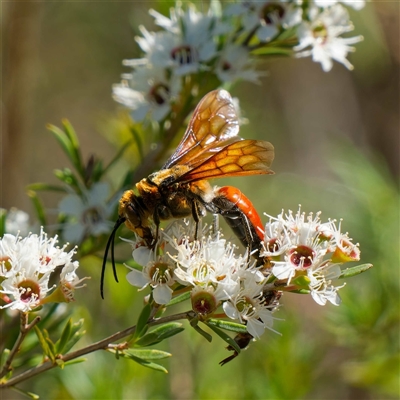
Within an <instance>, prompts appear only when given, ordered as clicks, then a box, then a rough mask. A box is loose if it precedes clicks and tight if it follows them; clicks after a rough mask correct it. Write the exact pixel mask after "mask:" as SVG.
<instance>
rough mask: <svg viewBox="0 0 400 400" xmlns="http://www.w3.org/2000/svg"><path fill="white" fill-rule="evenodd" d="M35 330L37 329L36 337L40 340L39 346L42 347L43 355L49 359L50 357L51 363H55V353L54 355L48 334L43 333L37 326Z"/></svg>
mask: <svg viewBox="0 0 400 400" xmlns="http://www.w3.org/2000/svg"><path fill="white" fill-rule="evenodd" d="M34 329H35V332H36V335H37V337H38V339H39V344H40V346H41V347H42V350H43V353H44V354H45V355H46V356H47V357H49V358H50V360H51V361H53V362H54V360H55V353H54V351H52V348H51V346H50V344H49V341H48V340H47V339H48V338H47V337H46V332H45V331H43V332H42V331H41V330H40V329H39V327H38V326H37V325H36V326H35V327H34Z"/></svg>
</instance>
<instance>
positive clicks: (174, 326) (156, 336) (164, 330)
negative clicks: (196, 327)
mask: <svg viewBox="0 0 400 400" xmlns="http://www.w3.org/2000/svg"><path fill="white" fill-rule="evenodd" d="M183 330H184V328H182V324H181V323H179V322H170V323H168V324H165V325H161V326H159V327H157V328H156V329H154V330H153V331H151V332H150V333H148V334H146V335H145V336H143V337H141V338H140V339H139V340H138V341H136V342H135V345H137V346H139V347H145V346H151V345H153V344H157V343H159V342H161V341H162V340H164V339H167V338H169V337H171V336H174V335H177V334H178V333H180V332H182V331H183Z"/></svg>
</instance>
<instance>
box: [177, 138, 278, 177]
mask: <svg viewBox="0 0 400 400" xmlns="http://www.w3.org/2000/svg"><path fill="white" fill-rule="evenodd" d="M274 155H275V153H274V146H272V144H271V143H269V142H264V141H261V140H240V141H238V142H235V143H232V144H230V145H228V146H226V147H224V148H223V149H222V150H220V151H219V152H218V153H217V154H214V155H213V156H212V157H210V158H209V159H207V160H206V161H205V162H203V163H202V164H201V165H198V166H197V167H196V168H193V169H191V170H189V171H187V172H186V173H185V174H183V175H182V176H180V177H179V178H178V179H177V182H192V181H197V180H200V179H210V178H219V177H222V176H243V175H257V174H273V172H272V171H271V170H270V166H271V164H272V161H273V159H274Z"/></svg>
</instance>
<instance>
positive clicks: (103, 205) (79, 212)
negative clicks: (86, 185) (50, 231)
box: [58, 183, 117, 243]
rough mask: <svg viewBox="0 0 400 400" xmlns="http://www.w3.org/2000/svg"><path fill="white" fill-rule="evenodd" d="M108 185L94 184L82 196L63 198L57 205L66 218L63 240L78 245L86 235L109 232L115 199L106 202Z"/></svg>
mask: <svg viewBox="0 0 400 400" xmlns="http://www.w3.org/2000/svg"><path fill="white" fill-rule="evenodd" d="M109 191H110V189H109V185H108V184H107V183H95V184H94V185H93V186H92V187H91V188H90V190H85V191H84V193H83V194H82V195H78V194H70V195H67V196H65V197H64V198H63V199H62V200H61V202H60V203H59V205H58V208H59V211H60V213H62V214H65V215H66V216H67V217H68V222H66V223H65V224H64V226H63V232H62V235H63V238H64V239H65V240H67V241H69V242H72V243H80V242H81V241H82V240H83V239H84V238H85V236H86V235H93V236H99V235H101V234H103V233H107V232H109V231H110V229H111V227H112V222H111V221H109V220H108V217H110V216H111V214H112V212H113V210H114V207H115V204H116V202H117V198H116V199H115V200H114V201H112V202H108V197H109Z"/></svg>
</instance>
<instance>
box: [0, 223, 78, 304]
mask: <svg viewBox="0 0 400 400" xmlns="http://www.w3.org/2000/svg"><path fill="white" fill-rule="evenodd" d="M56 243H57V236H55V237H54V238H48V237H47V234H46V233H45V232H44V231H43V229H42V230H41V232H40V235H33V234H30V235H28V236H27V237H25V238H21V237H16V236H14V235H10V234H6V235H4V236H3V238H1V239H0V267H1V268H0V276H1V277H3V278H4V280H2V281H1V283H0V293H2V294H3V296H1V298H2V299H3V300H4V301H5V302H6V304H5V305H4V306H1V307H0V308H6V307H10V308H11V309H12V310H19V311H22V312H28V311H30V310H33V309H34V308H36V307H38V306H39V305H41V304H45V303H47V302H51V301H65V297H64V299H61V300H60V299H55V298H54V296H53V298H52V297H51V296H52V295H53V293H55V292H53V293H51V294H49V292H50V291H52V290H53V288H54V287H55V285H54V286H51V287H49V279H50V275H51V274H53V273H54V272H55V271H56V268H57V267H60V266H63V267H64V268H63V269H62V271H61V286H63V285H64V284H65V285H67V284H68V285H69V289H71V290H72V289H74V288H78V287H79V286H77V283H79V282H80V281H81V280H79V279H78V277H77V275H76V273H75V270H76V269H77V268H78V266H79V264H78V262H77V261H74V262H72V261H71V259H72V256H73V254H75V249H73V250H71V251H70V252H68V253H67V252H65V251H64V250H65V247H66V246H63V247H62V248H60V247H58V246H56ZM70 298H71V296H70Z"/></svg>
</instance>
